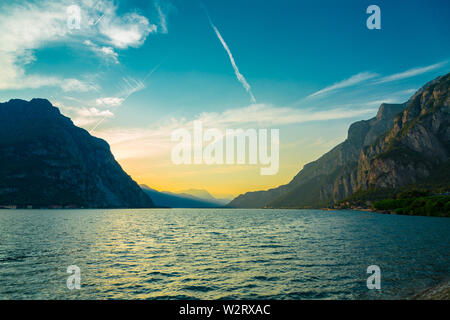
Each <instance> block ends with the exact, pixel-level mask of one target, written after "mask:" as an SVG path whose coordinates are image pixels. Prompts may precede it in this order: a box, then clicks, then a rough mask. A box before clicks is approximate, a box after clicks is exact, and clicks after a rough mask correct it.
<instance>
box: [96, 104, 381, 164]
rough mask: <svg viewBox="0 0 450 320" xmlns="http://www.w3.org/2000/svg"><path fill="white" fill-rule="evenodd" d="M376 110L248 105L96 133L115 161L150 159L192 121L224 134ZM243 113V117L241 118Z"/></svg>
mask: <svg viewBox="0 0 450 320" xmlns="http://www.w3.org/2000/svg"><path fill="white" fill-rule="evenodd" d="M375 112H376V108H365V109H357V110H355V109H349V108H334V109H330V110H320V111H317V110H304V109H295V108H290V107H282V108H280V107H275V106H271V105H266V104H252V105H249V106H247V107H243V108H236V109H229V110H225V111H223V112H204V113H201V114H199V115H197V116H196V117H194V118H193V119H185V118H180V119H170V121H166V122H165V123H160V124H158V125H155V126H153V127H148V128H132V129H130V128H114V129H104V130H99V131H97V132H96V135H97V136H99V137H101V138H104V139H105V140H107V141H108V142H109V143H110V144H111V147H112V149H113V151H114V155H115V156H116V157H117V158H118V159H126V158H153V157H156V156H161V155H162V154H169V153H170V149H171V147H172V142H171V134H172V132H173V130H176V129H179V128H186V129H190V128H193V124H194V121H198V120H200V121H202V123H203V126H204V128H205V129H207V128H217V129H219V130H222V131H223V132H225V130H226V129H230V128H235V129H237V128H242V129H246V128H255V127H259V126H261V127H266V128H267V127H270V128H274V127H277V126H278V127H280V126H285V125H290V124H299V123H305V122H311V121H328V120H337V119H346V118H359V117H362V116H369V115H373V114H375ZM242 114H245V115H246V117H242Z"/></svg>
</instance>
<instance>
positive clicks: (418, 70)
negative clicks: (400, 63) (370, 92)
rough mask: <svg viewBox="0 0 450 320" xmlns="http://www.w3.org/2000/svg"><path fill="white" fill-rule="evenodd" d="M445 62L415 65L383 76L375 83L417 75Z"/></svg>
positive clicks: (437, 67)
mask: <svg viewBox="0 0 450 320" xmlns="http://www.w3.org/2000/svg"><path fill="white" fill-rule="evenodd" d="M445 64H447V61H444V62H440V63H436V64H432V65H430V66H426V67H417V68H413V69H409V70H406V71H404V72H400V73H395V74H392V75H390V76H386V77H383V78H381V79H380V80H379V81H377V83H385V82H391V81H396V80H401V79H406V78H411V77H414V76H418V75H421V74H423V73H426V72H429V71H432V70H436V69H439V68H441V67H443V66H444V65H445Z"/></svg>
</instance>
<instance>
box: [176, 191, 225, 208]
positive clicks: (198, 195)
mask: <svg viewBox="0 0 450 320" xmlns="http://www.w3.org/2000/svg"><path fill="white" fill-rule="evenodd" d="M177 194H179V195H181V196H184V197H188V198H193V199H202V200H205V201H208V202H212V203H217V204H219V205H225V204H227V203H228V202H230V201H231V200H232V198H231V199H230V198H216V197H213V196H212V195H211V194H210V193H209V192H208V191H206V190H202V189H189V190H183V191H179V192H177Z"/></svg>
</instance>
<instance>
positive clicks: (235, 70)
mask: <svg viewBox="0 0 450 320" xmlns="http://www.w3.org/2000/svg"><path fill="white" fill-rule="evenodd" d="M202 7H203V9H204V10H205V13H206V16H207V17H208V20H209V24H210V25H211V27H212V28H213V30H214V32H215V33H216V35H217V37H218V38H219V40H220V42H221V43H222V46H223V47H224V49H225V51H226V52H227V53H228V57H230V62H231V65H232V66H233V69H234V73H235V74H236V77H237V79H238V81H239V82H240V83H242V85H243V86H244V89H245V91H247V92H248V94H249V95H250V99H251V100H252V103H256V99H255V97H254V96H253V93H252V89H251V87H250V85H249V84H248V82H247V80H245V78H244V76H243V75H242V73H240V72H239V68H238V66H237V65H236V62H235V61H234V58H233V55H232V54H231V50H230V48H228V45H227V44H226V42H225V40H223V38H222V35H221V34H220V32H219V30H218V29H217V28H216V26H215V25H214V24H213V23H212V20H211V17H210V16H209V14H208V11H207V10H206V7H205V6H204V5H203V6H202Z"/></svg>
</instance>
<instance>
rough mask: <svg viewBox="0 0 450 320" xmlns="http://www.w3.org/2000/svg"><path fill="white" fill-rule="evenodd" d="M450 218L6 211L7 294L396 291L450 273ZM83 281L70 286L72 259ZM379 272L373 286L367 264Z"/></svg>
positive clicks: (401, 293)
mask: <svg viewBox="0 0 450 320" xmlns="http://www.w3.org/2000/svg"><path fill="white" fill-rule="evenodd" d="M449 254H450V219H448V218H429V217H408V216H395V215H382V214H373V213H366V212H355V211H335V212H328V211H319V210H245V209H242V210H241V209H240V210H231V209H229V210H223V209H200V210H198V209H150V210H147V209H145V210H144V209H143V210H0V299H391V298H403V297H408V296H410V295H412V294H415V293H417V292H418V290H420V289H423V288H425V287H427V286H430V285H434V284H437V283H439V282H441V281H444V280H447V279H448V277H449V276H450V255H449ZM70 265H76V266H78V267H79V268H80V270H81V289H80V290H72V291H71V290H69V289H68V288H67V286H66V280H67V278H68V276H70V275H69V274H67V272H66V271H67V267H68V266H70ZM369 265H378V266H379V267H380V268H381V290H368V289H367V285H366V279H367V277H368V276H370V275H369V274H367V267H368V266H369Z"/></svg>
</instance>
